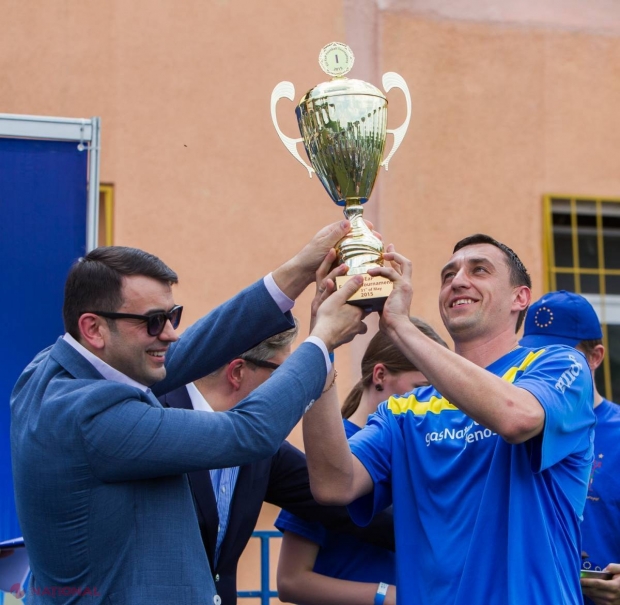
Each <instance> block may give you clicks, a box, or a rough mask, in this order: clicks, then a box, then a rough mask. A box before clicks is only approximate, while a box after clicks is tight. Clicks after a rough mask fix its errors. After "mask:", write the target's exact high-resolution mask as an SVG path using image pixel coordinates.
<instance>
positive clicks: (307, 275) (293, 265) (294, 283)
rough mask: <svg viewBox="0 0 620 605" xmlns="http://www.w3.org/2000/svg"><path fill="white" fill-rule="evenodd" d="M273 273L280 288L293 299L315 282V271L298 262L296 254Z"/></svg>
mask: <svg viewBox="0 0 620 605" xmlns="http://www.w3.org/2000/svg"><path fill="white" fill-rule="evenodd" d="M272 275H273V279H274V281H275V282H276V284H277V286H278V288H280V290H282V292H284V294H286V295H287V296H288V297H289V298H290V299H292V300H295V299H296V298H297V297H298V296H299V295H300V294H301V293H302V292H303V291H304V290H305V289H306V288H307V287H308V286H309V285H310V284H311V283H312V282H314V273H313V272H311V271H308V270H307V269H306V267H304V265H303V264H302V263H300V262H298V259H297V257H296V256H294V257H293V258H292V259H290V260H289V261H287V262H285V263H284V264H283V265H281V266H280V267H278V268H277V269H276V270H275V271H274V272H273V273H272Z"/></svg>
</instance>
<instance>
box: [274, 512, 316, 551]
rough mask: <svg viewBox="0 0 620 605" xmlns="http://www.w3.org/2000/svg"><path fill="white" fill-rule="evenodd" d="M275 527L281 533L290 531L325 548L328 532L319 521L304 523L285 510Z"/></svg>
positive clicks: (279, 516)
mask: <svg viewBox="0 0 620 605" xmlns="http://www.w3.org/2000/svg"><path fill="white" fill-rule="evenodd" d="M274 525H275V526H276V527H277V528H278V529H279V530H280V531H281V532H285V531H290V532H292V533H294V534H297V535H298V536H301V537H302V538H306V540H310V542H314V543H315V544H318V545H319V546H321V547H323V546H325V539H326V537H327V530H326V529H325V528H324V527H323V526H322V525H321V524H320V523H319V522H318V521H304V520H303V519H300V518H299V517H297V516H295V515H293V514H291V513H289V512H287V511H285V510H283V511H281V512H280V514H279V515H278V518H277V519H276V521H275V523H274Z"/></svg>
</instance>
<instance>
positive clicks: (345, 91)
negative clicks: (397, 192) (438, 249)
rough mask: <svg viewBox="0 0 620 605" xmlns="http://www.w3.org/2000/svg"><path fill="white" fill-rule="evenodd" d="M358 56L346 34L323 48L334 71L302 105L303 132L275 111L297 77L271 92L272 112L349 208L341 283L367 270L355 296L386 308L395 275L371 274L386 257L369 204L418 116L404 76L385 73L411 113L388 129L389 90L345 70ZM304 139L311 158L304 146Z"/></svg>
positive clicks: (326, 66) (327, 67) (323, 60)
mask: <svg viewBox="0 0 620 605" xmlns="http://www.w3.org/2000/svg"><path fill="white" fill-rule="evenodd" d="M354 60H355V59H354V56H353V53H352V51H351V49H350V48H349V47H348V46H347V45H346V44H342V43H340V42H333V43H331V44H328V45H327V46H325V47H324V48H323V49H322V50H321V53H320V55H319V64H320V66H321V68H322V69H323V71H324V72H325V73H327V74H328V75H330V76H332V79H331V80H330V81H329V82H323V83H321V84H318V85H317V86H315V87H314V88H312V89H311V90H309V91H308V92H307V93H306V94H305V95H304V96H303V97H302V99H301V101H300V102H299V104H298V105H297V107H296V109H295V113H296V115H297V123H298V125H299V131H300V133H301V138H299V139H293V138H290V137H287V136H286V135H285V134H284V133H283V132H282V131H281V130H280V127H279V126H278V120H277V117H276V105H277V103H278V101H279V100H280V99H281V98H284V97H286V98H287V99H289V100H291V101H293V100H294V96H295V87H294V86H293V84H292V83H291V82H280V83H279V84H278V85H277V86H276V87H275V88H274V90H273V92H272V93H271V117H272V120H273V124H274V126H275V129H276V132H277V133H278V136H279V137H280V139H281V140H282V142H283V143H284V145H285V146H286V148H287V149H288V150H289V151H290V152H291V154H292V155H293V156H294V157H295V158H296V159H297V160H298V161H299V162H300V163H301V164H303V165H304V166H305V168H306V169H307V170H308V174H309V176H310V177H311V176H312V173H313V172H316V174H317V176H318V177H319V180H320V181H321V183H322V184H323V186H324V187H325V189H326V191H327V193H328V194H329V196H330V197H331V198H332V200H333V201H334V203H336V204H337V205H338V206H343V207H344V215H345V217H346V218H347V219H348V220H349V221H351V231H350V232H349V233H348V234H347V235H346V236H345V237H344V238H343V239H341V240H340V241H339V242H338V244H337V246H336V251H337V252H338V257H339V261H340V262H341V263H345V264H346V265H347V267H348V268H349V271H348V274H347V275H345V276H342V277H338V278H336V286H337V287H338V288H341V287H342V285H343V284H344V283H346V281H347V280H348V279H350V277H351V276H352V275H357V274H364V284H363V286H362V287H361V288H360V289H359V290H358V291H357V292H356V293H355V295H353V296H352V297H351V298H350V299H349V302H350V303H351V304H357V305H359V306H362V307H364V308H367V309H368V310H372V311H377V310H380V309H382V308H383V303H384V302H385V299H386V298H387V296H388V295H389V293H390V292H391V290H392V282H390V280H388V279H386V278H384V277H381V276H376V277H371V276H370V275H368V274H367V271H368V269H370V268H372V267H377V266H381V265H382V264H383V243H382V242H381V240H380V239H379V238H377V237H376V236H375V235H374V234H373V232H372V231H371V230H370V229H369V228H368V226H367V225H366V223H365V222H364V219H363V218H362V213H363V208H362V205H363V204H364V203H366V202H367V201H368V198H369V197H370V194H371V193H372V189H373V187H374V184H375V180H376V178H377V173H378V172H379V168H380V167H381V166H384V167H385V169H386V170H387V168H388V163H389V161H390V159H391V158H392V156H393V155H394V153H395V152H396V150H397V149H398V147H399V146H400V144H401V142H402V140H403V137H404V136H405V132H406V131H407V127H408V126H409V120H410V118H411V96H410V94H409V89H408V88H407V84H406V83H405V81H404V80H403V78H402V77H401V76H399V75H398V74H396V73H393V72H389V73H386V74H384V75H383V87H384V88H385V90H386V92H387V91H389V90H390V89H392V88H399V89H400V90H402V91H403V93H404V95H405V99H406V101H407V117H406V119H405V121H404V122H403V124H402V125H401V126H399V127H398V128H396V129H394V130H388V129H387V99H386V97H385V95H384V94H383V93H382V92H381V91H380V90H379V89H378V88H376V87H375V86H373V85H372V84H370V83H368V82H364V81H362V80H353V79H348V78H346V77H344V76H345V75H346V74H347V73H348V72H349V71H350V69H351V68H352V67H353V62H354ZM388 133H391V134H393V135H394V144H393V146H392V149H391V151H390V153H389V154H388V155H387V157H386V158H385V159H384V160H382V157H383V152H384V147H385V140H386V136H387V134H388ZM300 142H303V144H304V147H305V149H306V153H307V155H308V159H309V160H310V164H311V166H309V165H308V164H307V163H306V162H305V161H304V160H303V159H302V157H301V156H300V155H299V153H298V151H297V143H300Z"/></svg>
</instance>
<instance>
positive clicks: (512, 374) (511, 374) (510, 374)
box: [502, 349, 545, 382]
mask: <svg viewBox="0 0 620 605" xmlns="http://www.w3.org/2000/svg"><path fill="white" fill-rule="evenodd" d="M544 352H545V349H540V351H531V352H530V353H528V354H527V357H526V358H525V359H524V360H523V361H522V362H521V364H520V365H519V366H517V367H513V368H510V369H509V370H508V371H507V372H506V373H505V374H504V375H503V376H502V378H503V379H504V380H505V381H506V382H514V381H515V378H516V377H517V374H518V373H519V372H524V371H525V369H526V368H527V367H528V366H529V365H530V364H532V363H534V361H536V360H537V359H538V358H539V357H540V356H541V355H542V354H543V353H544Z"/></svg>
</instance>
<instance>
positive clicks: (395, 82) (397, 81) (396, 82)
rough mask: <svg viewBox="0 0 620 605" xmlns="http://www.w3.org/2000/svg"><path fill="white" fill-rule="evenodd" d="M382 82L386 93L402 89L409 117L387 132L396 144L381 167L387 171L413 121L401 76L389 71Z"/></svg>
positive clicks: (407, 94) (408, 96)
mask: <svg viewBox="0 0 620 605" xmlns="http://www.w3.org/2000/svg"><path fill="white" fill-rule="evenodd" d="M382 82H383V88H385V92H389V91H390V90H391V89H392V88H400V89H401V90H402V91H403V93H404V95H405V99H406V101H407V117H406V118H405V121H404V122H403V123H402V124H401V125H400V126H399V127H398V128H394V129H389V128H388V130H387V131H386V132H388V133H391V134H393V135H394V144H393V145H392V149H391V151H390V153H389V154H388V156H387V157H386V158H385V160H383V162H381V166H385V169H386V170H387V169H388V162H389V161H390V160H391V159H392V156H393V155H394V154H395V153H396V150H397V149H398V148H399V147H400V144H401V143H402V142H403V138H404V136H405V133H406V132H407V128H409V120H410V119H411V95H410V94H409V88H408V86H407V83H406V82H405V80H404V79H403V77H402V76H399V75H398V74H397V73H395V72H393V71H388V72H387V73H385V74H383V78H382ZM272 107H273V102H272Z"/></svg>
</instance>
